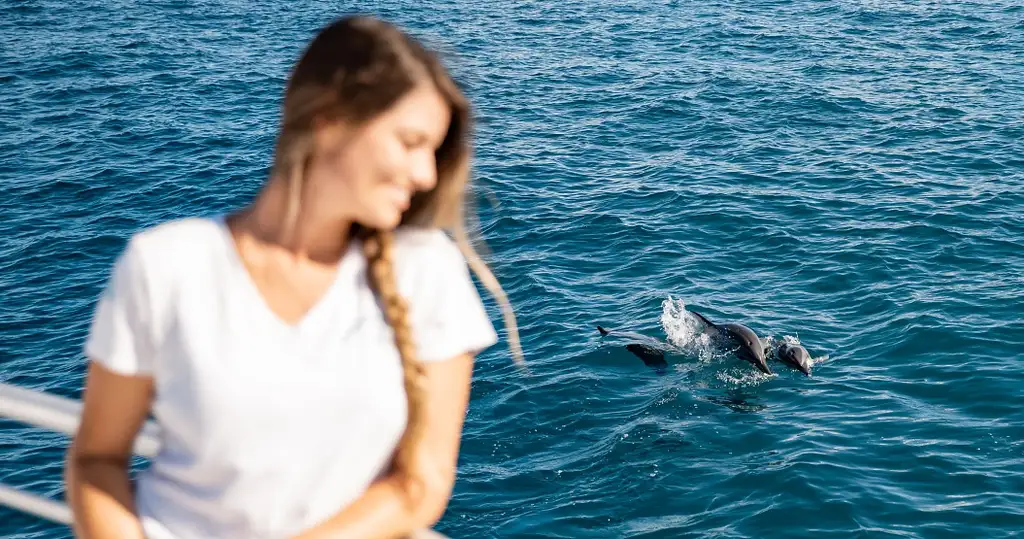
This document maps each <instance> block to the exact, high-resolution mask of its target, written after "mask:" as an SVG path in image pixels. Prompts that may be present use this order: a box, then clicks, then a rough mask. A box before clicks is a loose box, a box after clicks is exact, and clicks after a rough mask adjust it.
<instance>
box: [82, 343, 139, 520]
mask: <svg viewBox="0 0 1024 539" xmlns="http://www.w3.org/2000/svg"><path fill="white" fill-rule="evenodd" d="M152 394H153V383H152V380H151V379H150V378H148V377H141V376H124V375H120V374H116V373H114V372H113V371H111V370H108V369H106V368H104V367H103V366H101V365H99V364H98V363H96V362H95V361H90V362H89V367H88V371H87V374H86V386H85V394H84V398H83V408H82V420H81V423H80V424H79V427H78V431H77V432H76V433H75V436H74V439H73V440H72V442H71V447H70V448H69V449H68V452H67V458H66V461H65V468H64V483H65V491H66V493H67V499H68V504H69V505H70V507H71V511H72V515H73V517H74V524H73V526H72V529H73V531H74V534H75V537H78V538H81V539H86V538H87V539H105V538H111V539H113V538H117V539H143V533H142V526H141V525H140V523H139V519H138V517H137V516H136V514H135V502H134V496H133V492H132V488H131V484H130V482H129V479H128V465H129V462H130V460H131V456H132V447H133V444H134V442H135V437H136V435H137V434H138V432H139V430H140V429H141V428H142V425H143V424H144V423H145V420H146V416H147V415H148V414H149V408H150V403H151V400H152Z"/></svg>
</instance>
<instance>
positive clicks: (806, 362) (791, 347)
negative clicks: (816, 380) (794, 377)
mask: <svg viewBox="0 0 1024 539" xmlns="http://www.w3.org/2000/svg"><path fill="white" fill-rule="evenodd" d="M775 354H776V355H777V356H779V359H780V360H782V361H783V362H785V363H788V364H789V365H792V366H794V367H796V368H797V369H798V370H799V371H800V372H802V373H804V374H805V375H807V376H810V375H811V365H812V364H813V362H812V361H811V355H810V354H808V353H807V349H806V348H804V347H803V346H800V345H799V344H791V343H788V342H785V343H782V344H780V345H779V347H778V349H776V351H775Z"/></svg>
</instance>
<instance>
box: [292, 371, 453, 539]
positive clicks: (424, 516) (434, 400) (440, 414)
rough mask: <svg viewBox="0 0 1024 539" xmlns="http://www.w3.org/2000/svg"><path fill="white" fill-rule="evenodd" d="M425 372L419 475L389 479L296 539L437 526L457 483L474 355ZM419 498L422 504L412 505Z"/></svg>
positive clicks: (362, 538) (358, 537)
mask: <svg viewBox="0 0 1024 539" xmlns="http://www.w3.org/2000/svg"><path fill="white" fill-rule="evenodd" d="M423 371H424V374H425V376H426V387H427V394H428V396H427V399H426V410H425V412H426V413H425V417H424V420H425V421H426V426H425V428H424V431H425V433H426V436H425V438H424V439H423V443H422V444H421V445H420V447H418V448H417V451H418V456H417V457H416V459H415V462H416V467H415V470H413V471H412V473H414V474H415V476H414V477H403V476H401V475H399V474H397V473H392V474H390V475H387V476H385V477H384V478H382V479H380V480H378V481H376V482H374V483H373V484H372V485H370V487H369V488H368V489H367V490H366V492H364V493H363V495H362V496H360V497H359V498H358V499H356V500H355V501H354V502H353V503H351V504H350V505H348V506H347V507H345V509H343V510H342V511H341V512H339V513H338V514H336V515H334V516H333V517H332V518H331V519H329V520H327V521H326V522H324V523H322V524H321V525H319V526H317V527H315V528H312V529H310V530H307V531H305V532H303V533H302V534H300V535H299V536H298V537H296V538H295V539H378V538H380V539H384V538H388V539H391V538H395V537H404V536H406V535H409V534H411V533H413V532H415V531H416V530H419V529H422V528H428V527H431V526H433V525H434V524H435V523H436V522H437V521H438V520H440V519H441V516H442V515H443V514H444V511H445V508H447V506H448V499H449V497H450V496H451V492H452V487H453V486H454V484H455V468H456V465H457V463H458V458H459V442H460V440H461V437H462V424H463V420H464V419H465V416H466V409H467V407H468V405H469V391H470V381H471V378H472V375H473V357H472V356H471V355H469V354H461V355H459V356H456V357H454V358H452V359H449V360H445V361H437V362H427V363H424V365H423ZM409 479H414V480H416V481H417V482H418V484H419V485H422V487H423V491H422V496H420V495H417V494H419V492H418V489H417V488H415V487H410V485H409V481H408V480H409ZM414 491H416V493H414ZM413 500H415V502H416V503H415V504H413V505H410V503H411V502H412V501H413Z"/></svg>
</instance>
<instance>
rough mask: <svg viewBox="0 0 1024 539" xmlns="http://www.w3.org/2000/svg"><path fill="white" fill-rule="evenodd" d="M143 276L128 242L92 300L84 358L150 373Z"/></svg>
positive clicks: (134, 247) (151, 350)
mask: <svg viewBox="0 0 1024 539" xmlns="http://www.w3.org/2000/svg"><path fill="white" fill-rule="evenodd" d="M144 277H145V275H144V272H143V266H142V264H141V261H140V256H139V249H138V245H136V242H135V241H134V240H133V241H129V242H128V245H127V247H126V248H125V249H124V251H122V252H121V254H120V255H119V256H118V258H117V260H116V261H115V262H114V265H113V268H112V270H111V272H110V276H109V277H108V279H107V283H106V286H105V287H104V289H103V292H102V293H101V294H100V297H99V299H98V300H97V302H96V306H95V309H94V311H93V318H92V322H91V324H90V327H89V334H88V337H87V338H86V342H85V348H84V352H85V355H86V357H87V358H88V359H89V360H91V361H96V362H98V363H100V364H101V365H103V366H104V367H107V368H108V369H110V370H112V371H114V372H116V373H119V374H124V375H132V376H148V375H151V374H152V370H153V368H152V367H153V354H154V352H155V350H154V347H153V339H152V334H151V332H150V331H149V320H150V319H151V316H150V309H149V306H150V303H149V296H148V293H147V287H146V281H145V278H144Z"/></svg>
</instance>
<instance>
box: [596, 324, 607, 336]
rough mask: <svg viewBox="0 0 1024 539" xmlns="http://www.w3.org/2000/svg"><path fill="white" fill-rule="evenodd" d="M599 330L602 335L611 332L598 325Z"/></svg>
mask: <svg viewBox="0 0 1024 539" xmlns="http://www.w3.org/2000/svg"><path fill="white" fill-rule="evenodd" d="M597 331H598V332H599V333H600V334H601V336H602V337H603V336H605V335H607V334H608V333H610V332H609V331H608V330H607V329H604V328H603V327H601V326H597Z"/></svg>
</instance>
